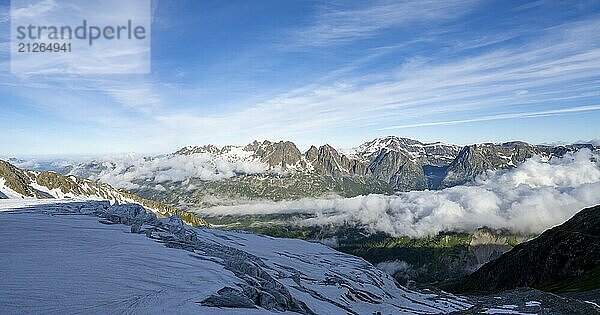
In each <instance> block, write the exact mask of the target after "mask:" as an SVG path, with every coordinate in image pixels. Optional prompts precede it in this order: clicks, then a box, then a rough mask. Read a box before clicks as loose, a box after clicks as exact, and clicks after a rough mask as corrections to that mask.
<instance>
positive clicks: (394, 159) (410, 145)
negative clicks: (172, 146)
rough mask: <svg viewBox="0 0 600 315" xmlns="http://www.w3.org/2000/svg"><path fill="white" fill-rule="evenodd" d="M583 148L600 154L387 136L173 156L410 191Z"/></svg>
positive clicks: (191, 149)
mask: <svg viewBox="0 0 600 315" xmlns="http://www.w3.org/2000/svg"><path fill="white" fill-rule="evenodd" d="M581 148H588V149H590V150H597V148H596V147H595V146H594V145H592V144H573V145H565V146H548V145H532V144H528V143H525V142H519V141H514V142H506V143H483V144H473V145H467V146H464V147H460V146H456V145H450V144H444V143H441V142H434V143H422V142H420V141H417V140H413V139H408V138H400V137H396V136H388V137H383V138H377V139H375V140H373V141H369V142H365V143H363V144H362V145H360V146H358V147H357V148H354V149H351V150H345V151H344V150H336V149H335V148H334V147H332V146H330V145H328V144H325V145H322V146H320V147H316V146H311V147H310V148H309V149H308V150H307V151H306V152H305V153H302V152H301V151H300V150H299V149H298V148H297V146H296V145H295V144H294V143H293V142H291V141H279V142H271V141H268V140H265V141H263V142H258V141H254V142H252V143H250V144H248V145H246V146H225V147H223V148H221V149H219V148H218V147H216V146H213V145H205V146H188V147H184V148H182V149H180V150H178V151H177V152H175V153H174V154H176V155H191V154H196V153H207V154H212V155H216V156H225V157H226V158H228V159H230V160H236V159H250V160H256V161H260V162H263V163H265V164H266V165H267V167H268V170H270V171H277V172H301V173H317V174H319V175H325V176H332V177H335V178H339V177H352V176H361V177H365V176H366V177H372V178H375V179H377V180H380V181H383V182H385V183H387V184H388V185H389V186H390V188H391V189H392V190H395V191H410V190H423V189H437V188H441V187H451V186H456V185H460V184H464V183H466V182H468V181H469V180H472V179H473V178H474V177H476V176H477V175H479V174H482V173H484V172H485V171H488V170H497V169H506V168H512V167H515V166H516V165H517V164H519V163H522V162H524V161H525V160H526V159H528V158H531V157H532V156H534V155H540V156H542V157H544V158H548V159H549V158H551V157H553V156H562V155H564V154H565V153H566V152H570V151H576V150H579V149H581ZM436 177H440V178H436Z"/></svg>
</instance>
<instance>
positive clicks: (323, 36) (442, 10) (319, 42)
mask: <svg viewBox="0 0 600 315" xmlns="http://www.w3.org/2000/svg"><path fill="white" fill-rule="evenodd" d="M474 4H475V2H474V1H470V0H449V1H430V0H425V1H418V0H417V1H414V0H410V1H373V2H363V3H361V5H360V6H358V7H355V6H352V7H348V6H347V3H333V4H328V5H325V6H323V7H321V8H320V11H319V12H318V13H317V15H316V16H315V17H313V18H312V19H311V23H310V24H309V25H308V26H306V27H304V28H301V29H299V30H297V31H295V32H294V34H293V35H294V37H295V38H296V40H297V41H298V44H299V45H302V46H304V45H306V46H326V45H332V44H340V43H347V42H351V41H353V40H357V39H362V38H367V37H370V36H373V35H375V34H376V33H377V32H378V31H381V30H385V29H388V28H391V27H401V26H405V25H408V24H424V23H428V24H435V23H440V22H444V21H447V20H451V19H456V18H457V17H459V16H461V15H463V14H465V13H466V12H468V11H469V9H470V8H471V7H472V6H473V5H474Z"/></svg>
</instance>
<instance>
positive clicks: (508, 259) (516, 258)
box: [446, 205, 600, 293]
mask: <svg viewBox="0 0 600 315" xmlns="http://www.w3.org/2000/svg"><path fill="white" fill-rule="evenodd" d="M518 287H534V288H539V289H543V290H548V291H553V292H564V291H588V290H594V289H598V288H600V205H599V206H595V207H592V208H588V209H584V210H582V211H580V212H579V213H577V214H576V215H575V216H573V217H572V218H571V219H570V220H568V221H567V222H565V223H564V224H562V225H560V226H557V227H554V228H552V229H550V230H547V231H546V232H544V233H542V234H541V235H540V236H539V237H537V238H535V239H533V240H531V241H529V242H526V243H523V244H520V245H517V246H516V247H515V248H513V249H512V250H511V251H510V252H507V253H505V254H503V255H502V256H500V257H499V258H498V259H496V260H494V261H492V262H489V263H487V264H485V265H484V266H482V267H481V268H480V269H479V270H477V271H476V272H474V273H472V274H471V275H469V276H467V277H465V278H463V279H461V280H459V281H457V282H454V283H452V284H449V285H447V287H446V289H448V290H451V291H454V292H482V293H484V292H495V291H502V290H510V289H514V288H518Z"/></svg>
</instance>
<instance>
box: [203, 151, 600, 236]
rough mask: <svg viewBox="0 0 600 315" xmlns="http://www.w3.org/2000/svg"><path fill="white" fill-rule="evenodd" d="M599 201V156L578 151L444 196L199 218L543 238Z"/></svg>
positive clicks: (275, 207)
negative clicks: (278, 216) (277, 218)
mask: <svg viewBox="0 0 600 315" xmlns="http://www.w3.org/2000/svg"><path fill="white" fill-rule="evenodd" d="M596 204H600V155H599V154H597V153H592V152H591V151H589V150H580V151H579V152H577V153H574V154H567V155H565V156H564V157H563V158H556V159H551V160H550V161H543V160H541V159H540V158H538V157H534V158H531V159H529V160H527V161H526V162H525V163H523V164H521V165H519V166H518V167H517V168H515V169H512V170H508V171H496V172H488V173H487V174H485V175H483V176H481V177H479V178H478V179H477V180H476V181H475V183H473V184H471V185H467V186H457V187H452V188H447V189H444V190H439V191H413V192H408V193H400V194H397V195H394V196H384V195H368V196H358V197H354V198H333V199H303V200H298V201H285V202H268V203H261V204H250V205H239V206H219V207H213V208H208V209H202V210H199V213H201V214H205V215H207V214H212V215H217V214H221V215H225V214H234V215H241V214H268V213H307V214H313V215H314V217H312V218H308V219H303V220H300V221H296V224H299V225H316V226H322V225H340V224H344V223H349V224H358V225H362V226H364V227H366V228H367V229H368V230H370V231H371V232H376V231H381V232H386V233H389V234H391V235H395V236H399V235H409V236H424V235H433V234H437V233H438V232H441V231H462V230H466V231H469V230H473V229H475V228H478V227H481V226H484V225H485V226H490V227H493V228H508V229H510V230H512V231H514V232H519V233H540V232H542V231H544V230H545V229H547V228H550V227H552V226H555V225H558V224H561V223H563V222H564V221H566V220H567V219H569V218H570V217H571V216H573V215H574V214H575V213H576V212H577V211H579V210H581V209H583V208H585V207H589V206H593V205H596Z"/></svg>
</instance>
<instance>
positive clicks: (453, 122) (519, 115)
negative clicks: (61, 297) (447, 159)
mask: <svg viewBox="0 0 600 315" xmlns="http://www.w3.org/2000/svg"><path fill="white" fill-rule="evenodd" d="M596 110H600V105H589V106H576V107H570V108H561V109H555V110H544V111H537V112H523V113H512V114H500V115H491V116H483V117H477V118H471V119H460V120H446V121H435V122H424V123H418V124H407V125H399V126H391V127H385V128H381V129H379V130H394V129H405V128H415V127H429V126H444V125H458V124H466V123H472V122H479V121H491V120H501V119H516V118H535V117H541V116H548V115H560V114H567V113H577V112H589V111H596Z"/></svg>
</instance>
